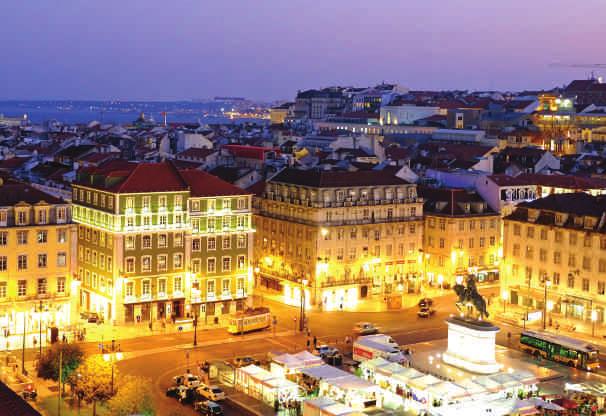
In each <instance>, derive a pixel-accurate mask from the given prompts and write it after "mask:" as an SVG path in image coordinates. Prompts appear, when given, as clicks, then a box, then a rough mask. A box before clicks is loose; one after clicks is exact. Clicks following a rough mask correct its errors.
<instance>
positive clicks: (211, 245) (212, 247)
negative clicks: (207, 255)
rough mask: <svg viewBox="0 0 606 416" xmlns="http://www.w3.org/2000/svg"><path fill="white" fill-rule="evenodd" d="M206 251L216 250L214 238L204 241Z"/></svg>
mask: <svg viewBox="0 0 606 416" xmlns="http://www.w3.org/2000/svg"><path fill="white" fill-rule="evenodd" d="M206 249H207V250H216V249H217V239H216V237H208V239H207V240H206Z"/></svg>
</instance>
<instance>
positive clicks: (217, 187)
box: [72, 161, 252, 323]
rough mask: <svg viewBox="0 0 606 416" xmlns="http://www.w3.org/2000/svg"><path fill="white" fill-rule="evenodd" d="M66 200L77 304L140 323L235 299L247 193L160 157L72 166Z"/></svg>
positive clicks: (244, 285) (208, 311)
mask: <svg viewBox="0 0 606 416" xmlns="http://www.w3.org/2000/svg"><path fill="white" fill-rule="evenodd" d="M72 200H73V204H74V206H73V212H74V221H75V222H76V223H78V244H77V246H78V249H77V250H78V276H79V279H80V280H81V282H82V288H81V291H80V299H79V301H80V305H81V307H82V308H83V309H84V310H87V311H96V312H99V313H101V314H102V315H103V316H104V317H105V319H107V320H110V321H115V322H116V323H123V322H137V323H140V322H148V321H154V320H157V319H160V320H161V319H170V318H182V317H188V316H189V317H191V316H193V315H198V316H204V317H205V318H208V317H209V316H211V317H213V316H217V315H222V314H226V313H229V312H233V311H235V310H238V309H242V308H243V306H244V301H245V299H246V297H247V295H248V274H249V266H248V262H249V260H248V259H249V258H250V252H251V250H252V245H251V241H250V240H251V233H252V229H251V211H250V206H251V196H250V195H248V194H246V192H244V191H242V190H241V189H239V188H237V187H235V186H233V185H231V184H229V183H227V182H224V181H222V180H220V179H218V178H216V177H214V176H212V175H209V174H208V173H205V172H202V171H198V170H178V169H177V168H176V167H175V166H174V165H173V164H172V163H169V162H164V163H140V164H136V163H130V162H125V161H112V162H109V163H107V164H104V165H101V166H99V167H98V168H93V169H87V170H81V171H80V172H79V173H78V178H77V181H76V182H75V183H74V184H73V196H72Z"/></svg>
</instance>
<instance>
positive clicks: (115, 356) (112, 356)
mask: <svg viewBox="0 0 606 416" xmlns="http://www.w3.org/2000/svg"><path fill="white" fill-rule="evenodd" d="M121 359H122V351H120V347H119V346H118V348H116V347H115V341H114V340H112V346H111V349H110V352H107V353H105V354H103V360H105V362H108V363H111V368H112V381H111V394H112V395H113V394H114V365H115V364H116V362H117V361H120V360H121Z"/></svg>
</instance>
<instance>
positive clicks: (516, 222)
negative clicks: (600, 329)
mask: <svg viewBox="0 0 606 416" xmlns="http://www.w3.org/2000/svg"><path fill="white" fill-rule="evenodd" d="M503 228H504V238H503V240H504V242H503V254H504V258H503V263H502V269H501V276H502V278H501V288H502V295H503V298H504V299H506V300H507V303H509V304H514V305H521V306H524V307H526V308H527V309H528V312H529V313H532V314H533V315H531V316H533V317H538V316H540V315H541V314H542V313H543V311H544V310H545V311H546V312H547V313H548V314H549V317H550V320H551V319H553V320H557V319H558V318H559V317H566V318H575V319H580V320H585V321H590V320H592V317H593V318H594V320H595V321H597V322H599V323H603V321H604V308H605V306H606V234H605V231H606V199H605V197H604V196H591V195H589V194H587V193H569V194H553V195H549V196H547V197H545V198H541V199H537V200H535V201H532V202H523V203H521V204H519V205H518V206H517V208H516V210H515V211H514V212H513V213H512V214H511V215H509V216H507V217H505V218H504V227H503ZM546 286H547V287H546Z"/></svg>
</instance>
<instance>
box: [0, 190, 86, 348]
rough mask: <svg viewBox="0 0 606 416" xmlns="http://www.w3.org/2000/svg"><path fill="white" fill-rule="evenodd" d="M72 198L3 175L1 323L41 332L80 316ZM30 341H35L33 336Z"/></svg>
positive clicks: (13, 330) (4, 326) (7, 327)
mask: <svg viewBox="0 0 606 416" xmlns="http://www.w3.org/2000/svg"><path fill="white" fill-rule="evenodd" d="M74 234H75V229H74V225H73V224H71V213H70V206H69V203H67V202H65V201H63V200H61V199H58V198H55V197H54V196H51V195H48V194H46V193H44V192H41V191H39V190H37V189H35V188H33V187H31V186H29V185H26V184H23V183H20V182H16V181H12V180H4V181H2V180H0V328H2V331H3V333H4V334H7V333H10V334H18V333H21V334H22V333H23V331H24V328H25V331H26V332H28V333H34V334H38V332H39V331H40V329H41V328H42V333H43V337H44V336H45V334H46V333H47V329H48V328H49V327H53V326H56V327H58V328H60V329H61V328H63V327H65V326H66V325H69V324H70V322H72V320H73V319H74V318H75V316H77V313H78V311H77V309H76V306H75V305H76V303H75V302H73V299H74V298H75V299H77V297H76V296H73V297H72V295H77V282H76V281H73V280H72V277H73V265H72V259H73V256H72V254H73V253H72V248H71V243H72V242H73V241H74V240H73V236H74ZM28 342H31V341H30V340H28Z"/></svg>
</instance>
